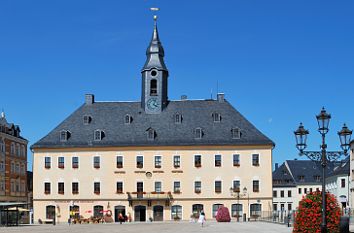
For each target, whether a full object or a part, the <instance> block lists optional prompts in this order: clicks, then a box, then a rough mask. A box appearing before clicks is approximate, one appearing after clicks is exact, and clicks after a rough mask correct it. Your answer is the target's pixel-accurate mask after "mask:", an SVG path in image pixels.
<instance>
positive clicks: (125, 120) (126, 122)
mask: <svg viewBox="0 0 354 233" xmlns="http://www.w3.org/2000/svg"><path fill="white" fill-rule="evenodd" d="M132 120H133V118H132V116H130V115H129V114H127V115H125V117H124V123H125V124H127V125H129V124H131V123H132Z"/></svg>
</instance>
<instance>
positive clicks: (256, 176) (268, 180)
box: [33, 145, 272, 222]
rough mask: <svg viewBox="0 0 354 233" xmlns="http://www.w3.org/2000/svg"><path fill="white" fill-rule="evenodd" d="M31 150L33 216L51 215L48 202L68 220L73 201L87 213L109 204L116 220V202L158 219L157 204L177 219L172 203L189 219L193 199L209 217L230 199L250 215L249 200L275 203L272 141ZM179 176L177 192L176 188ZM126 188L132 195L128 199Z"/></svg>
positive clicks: (62, 219)
mask: <svg viewBox="0 0 354 233" xmlns="http://www.w3.org/2000/svg"><path fill="white" fill-rule="evenodd" d="M234 154H239V160H240V164H239V166H234V163H233V155H234ZM253 154H258V155H259V165H258V166H254V165H253V162H252V155H253ZM175 155H179V156H180V167H179V168H176V167H175V166H174V162H173V157H174V156H175ZM195 155H201V158H202V159H201V167H195V161H194V156H195ZM215 155H221V166H220V167H216V166H215ZM33 156H34V158H33V174H34V177H33V179H34V182H33V196H34V197H33V199H34V219H35V222H36V221H38V219H41V220H44V219H47V218H48V215H47V214H48V213H46V212H47V206H53V207H52V208H55V210H56V221H59V222H66V221H67V219H68V217H69V215H70V211H69V209H70V206H71V205H76V206H79V214H80V215H82V217H84V218H88V217H90V216H92V215H93V213H94V206H97V205H100V206H102V207H103V209H104V211H107V210H111V211H112V215H113V216H112V217H113V219H114V220H116V221H117V219H116V218H117V213H116V214H115V207H116V206H124V208H125V214H126V215H129V214H130V215H131V218H132V220H133V221H134V220H148V219H149V217H151V218H153V219H154V217H156V216H154V208H155V206H161V207H162V209H163V211H162V212H160V214H162V216H163V218H161V216H160V218H159V219H156V220H164V221H166V220H173V219H174V218H173V216H172V214H171V207H172V206H176V205H179V206H181V210H180V211H181V212H182V213H179V215H180V218H181V219H182V220H189V219H190V216H191V214H192V212H193V207H192V206H193V205H194V204H202V205H203V210H204V212H205V214H206V218H207V219H208V218H209V219H210V218H212V216H213V205H214V204H223V205H224V206H226V207H227V208H228V209H229V210H230V212H231V210H232V204H236V203H239V204H242V216H243V214H246V216H247V218H249V217H254V215H255V212H252V213H250V208H249V207H250V205H251V204H260V205H261V211H269V210H271V208H272V145H269V146H257V145H254V146H234V147H233V146H227V147H226V146H220V147H217V146H204V147H203V146H198V147H158V148H156V147H154V148H152V147H151V148H149V147H138V148H128V147H127V148H86V149H77V148H75V149H62V150H59V149H58V150H53V149H35V150H34V155H33ZM95 156H96V157H100V164H99V168H95V167H94V157H95ZM117 156H123V167H122V168H117V165H116V161H117ZM137 156H143V168H137V165H136V157H137ZM155 156H161V167H160V168H156V167H155ZM45 157H50V158H51V159H50V160H51V166H50V168H45ZM59 157H64V168H58V158H59ZM72 157H78V160H79V162H78V168H73V167H72ZM234 180H239V181H240V194H239V198H237V195H235V194H236V193H233V195H231V193H230V187H232V186H233V181H234ZM254 180H255V181H256V180H258V181H259V191H258V192H254V191H253V181H254ZM175 181H179V182H180V192H179V193H176V192H174V182H175ZM195 181H200V182H201V192H200V193H196V192H195V187H194V186H195ZM215 181H221V192H219V193H217V192H215ZM58 182H63V183H64V193H63V194H59V193H58ZM72 182H77V183H78V184H79V185H78V186H79V191H78V194H73V193H72ZM94 182H99V183H100V193H99V194H97V193H94ZM117 182H122V183H123V193H117V187H116V184H117ZM137 182H143V191H144V192H145V194H144V195H143V196H142V198H140V199H137V194H136V192H137ZM155 182H161V183H160V184H161V190H159V191H161V193H152V192H154V191H156V190H155ZM44 183H50V194H48V193H45V188H44ZM244 188H246V189H247V193H246V192H245V193H244V192H243V189H244ZM128 194H130V196H131V197H133V199H132V200H131V201H130V202H129V200H130V199H129V195H128ZM167 196H168V197H169V198H167V199H166V197H167ZM138 205H141V206H145V207H146V211H145V217H146V219H136V218H139V216H136V213H135V210H137V209H135V206H138ZM161 207H160V208H161ZM156 208H157V207H156ZM214 210H215V209H214ZM137 211H138V210H137ZM139 211H144V209H142V210H141V209H140V210H139ZM156 211H157V210H156ZM160 211H161V210H160ZM155 215H156V213H155Z"/></svg>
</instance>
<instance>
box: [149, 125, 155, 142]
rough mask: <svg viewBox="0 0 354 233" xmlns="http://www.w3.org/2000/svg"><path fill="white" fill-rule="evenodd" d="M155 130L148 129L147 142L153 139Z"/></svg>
mask: <svg viewBox="0 0 354 233" xmlns="http://www.w3.org/2000/svg"><path fill="white" fill-rule="evenodd" d="M155 135H156V134H155V130H154V129H151V128H150V129H148V134H147V136H148V140H154V139H155Z"/></svg>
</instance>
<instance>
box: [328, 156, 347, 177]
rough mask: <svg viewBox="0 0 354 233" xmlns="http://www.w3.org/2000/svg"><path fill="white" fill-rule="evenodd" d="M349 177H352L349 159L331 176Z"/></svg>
mask: <svg viewBox="0 0 354 233" xmlns="http://www.w3.org/2000/svg"><path fill="white" fill-rule="evenodd" d="M341 175H343V176H349V175H350V161H349V157H348V158H347V159H346V160H345V161H343V162H342V163H340V164H339V165H338V166H337V167H336V168H335V169H334V171H333V173H332V174H331V176H341Z"/></svg>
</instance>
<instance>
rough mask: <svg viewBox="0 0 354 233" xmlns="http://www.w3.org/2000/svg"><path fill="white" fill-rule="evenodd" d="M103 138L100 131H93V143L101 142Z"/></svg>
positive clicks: (102, 133)
mask: <svg viewBox="0 0 354 233" xmlns="http://www.w3.org/2000/svg"><path fill="white" fill-rule="evenodd" d="M103 137H104V132H103V131H102V130H99V129H97V130H95V133H94V140H95V141H101V140H102V139H103Z"/></svg>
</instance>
